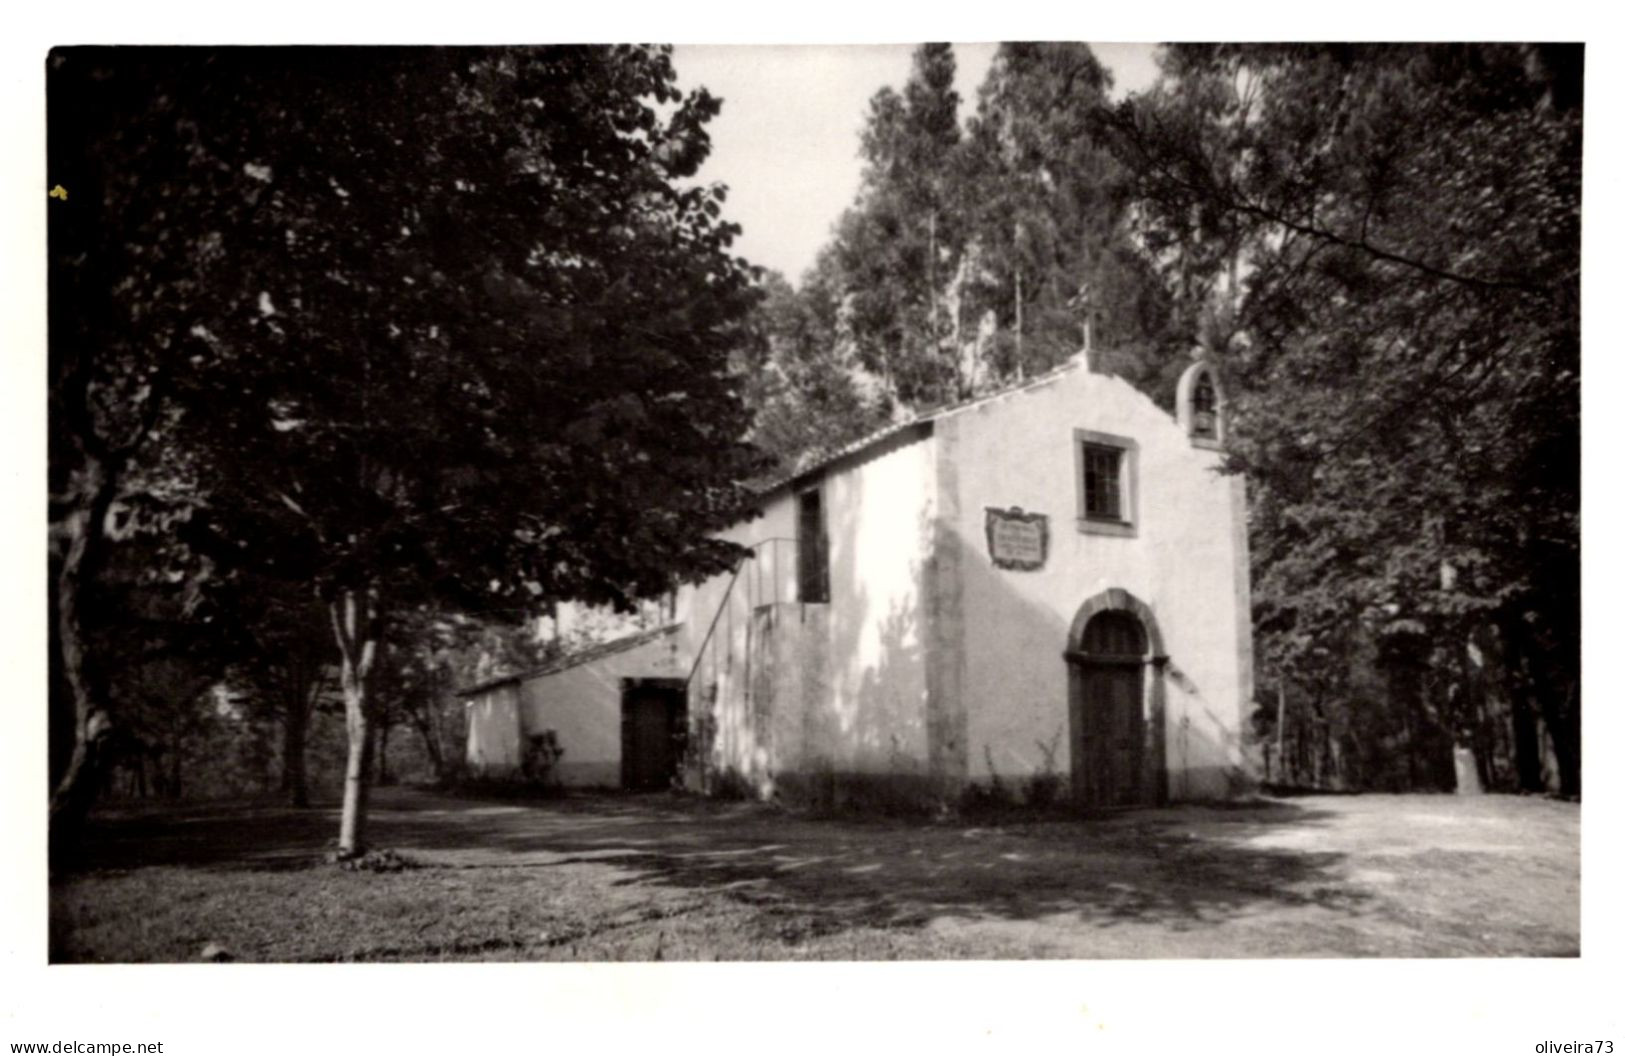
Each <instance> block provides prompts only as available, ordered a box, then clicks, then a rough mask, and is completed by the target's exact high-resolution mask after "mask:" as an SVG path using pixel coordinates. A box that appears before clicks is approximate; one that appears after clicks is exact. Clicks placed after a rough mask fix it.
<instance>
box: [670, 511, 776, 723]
mask: <svg viewBox="0 0 1625 1056" xmlns="http://www.w3.org/2000/svg"><path fill="white" fill-rule="evenodd" d="M795 541H796V540H795V539H792V538H787V537H783V536H773V537H770V538H767V539H761V540H758V541H757V542H754V543H752V544H750V547H749V549H750V553H748V554H746V555H745V556H744V557H741V558H740V559H739V564H737V565H735V566H734V573H733V578H731V579H729V580H728V589H726V590H724V591H723V592H722V600H721V601H719V602H718V603H717V611H716V612H715V613H714V614H712V616H711V626H710V627H708V628H706V631H705V637H704V638H703V639H701V641H700V647H699V648H698V649H696V650H695V651H694V664H693V666H692V667H690V668H689V669H688V677H687V678H685V679H683V690H684V692H687V691H688V687H689V686H690V685H691V684H692V683H693V682H694V676H695V675H696V674H698V673H699V670H700V663H701V661H703V660H704V659H705V650H706V648H707V647H708V646H710V644H711V638H712V636H713V635H715V634H716V633H717V624H719V623H721V622H722V614H723V613H724V612H725V611H727V608H728V599H729V598H731V597H733V592H734V584H736V583H738V582H739V573H741V572H743V571H744V570H745V562H746V561H751V560H754V559H755V557H756V551H757V550H758V549H759V548H760V547H763V546H765V545H767V544H768V543H775V544H777V543H781V542H782V543H793V542H795ZM777 553H778V551H777V550H776V549H775V550H774V554H775V555H777ZM777 565H778V562H777V561H775V562H774V577H775V578H774V583H773V596H774V597H775V598H777V597H778V580H777V575H778V568H777Z"/></svg>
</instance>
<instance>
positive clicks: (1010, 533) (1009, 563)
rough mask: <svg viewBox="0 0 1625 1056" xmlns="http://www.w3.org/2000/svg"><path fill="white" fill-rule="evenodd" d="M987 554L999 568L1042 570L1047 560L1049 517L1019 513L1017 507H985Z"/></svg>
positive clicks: (1020, 510)
mask: <svg viewBox="0 0 1625 1056" xmlns="http://www.w3.org/2000/svg"><path fill="white" fill-rule="evenodd" d="M987 552H988V555H989V556H991V557H992V558H993V563H994V564H995V565H997V566H998V567H999V568H1012V569H1017V570H1019V571H1023V572H1032V571H1034V570H1036V569H1040V568H1043V567H1044V561H1045V560H1046V559H1047V558H1048V557H1049V517H1048V516H1047V515H1045V514H1042V513H1023V512H1022V509H1021V507H1020V506H1012V507H1010V508H1009V509H1008V510H997V509H994V508H993V507H991V506H989V507H987Z"/></svg>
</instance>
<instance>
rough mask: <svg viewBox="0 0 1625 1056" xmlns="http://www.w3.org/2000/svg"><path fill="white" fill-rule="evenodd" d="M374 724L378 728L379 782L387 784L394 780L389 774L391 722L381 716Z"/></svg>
mask: <svg viewBox="0 0 1625 1056" xmlns="http://www.w3.org/2000/svg"><path fill="white" fill-rule="evenodd" d="M374 725H375V726H376V727H377V729H378V784H379V785H380V786H382V785H387V784H389V783H390V781H391V780H392V779H391V777H390V774H389V727H390V723H389V722H387V721H385V719H384V718H383V717H380V718H379V719H378V720H377V721H376V722H375V723H374Z"/></svg>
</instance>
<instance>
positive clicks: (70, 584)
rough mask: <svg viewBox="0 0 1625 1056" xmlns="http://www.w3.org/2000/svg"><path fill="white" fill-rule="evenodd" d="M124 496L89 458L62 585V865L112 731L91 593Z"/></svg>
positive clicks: (55, 824) (56, 795)
mask: <svg viewBox="0 0 1625 1056" xmlns="http://www.w3.org/2000/svg"><path fill="white" fill-rule="evenodd" d="M117 493H118V484H117V481H116V479H115V477H114V475H113V473H112V472H111V471H110V470H109V469H108V468H107V467H106V466H105V465H104V464H103V463H102V461H101V460H99V459H96V458H87V459H86V464H85V467H84V470H83V472H82V476H81V481H80V495H82V496H83V504H82V505H81V506H80V507H79V509H77V510H75V511H74V513H73V514H72V515H71V516H70V517H69V519H68V522H67V525H66V532H67V536H68V546H67V552H66V553H65V554H64V555H63V559H62V567H61V569H60V571H59V572H58V574H57V581H56V621H57V643H58V648H59V649H60V651H61V664H62V673H63V675H64V677H65V680H66V683H67V687H68V689H69V691H70V693H71V694H72V696H73V713H74V737H73V754H72V755H71V756H69V758H68V765H67V768H66V770H65V771H64V772H63V774H62V777H61V779H60V780H59V781H58V782H57V784H56V788H55V789H54V790H53V791H52V793H51V806H50V851H51V857H52V859H53V860H59V859H60V857H61V856H62V854H63V853H64V852H66V851H68V850H69V849H70V848H71V847H72V846H73V845H74V844H75V843H76V842H77V840H78V837H79V833H80V831H81V829H82V828H83V825H84V820H85V815H86V814H87V813H88V812H89V810H90V805H91V803H92V802H94V801H95V798H96V789H97V786H98V784H99V783H100V770H101V762H102V760H101V759H100V751H99V747H100V742H101V740H102V738H103V737H105V735H106V734H107V733H108V731H109V730H110V729H111V727H112V722H111V716H109V715H108V713H107V711H106V708H105V696H104V694H103V693H102V687H101V684H100V677H99V674H100V673H99V670H98V669H97V667H96V665H95V658H94V657H93V656H91V655H90V653H89V650H88V648H87V643H86V641H85V638H86V634H85V626H84V612H83V609H82V606H83V604H84V601H85V593H86V591H87V590H88V589H89V587H90V585H91V584H92V583H93V582H94V581H95V575H96V570H97V568H98V567H99V565H100V563H101V560H102V558H103V556H104V551H105V549H106V545H107V512H108V510H109V509H110V508H111V507H112V505H113V499H114V496H115V495H117Z"/></svg>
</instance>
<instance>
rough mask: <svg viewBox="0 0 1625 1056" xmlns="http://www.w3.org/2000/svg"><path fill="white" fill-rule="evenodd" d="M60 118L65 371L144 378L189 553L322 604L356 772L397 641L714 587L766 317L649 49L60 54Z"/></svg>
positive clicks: (751, 462) (681, 108)
mask: <svg viewBox="0 0 1625 1056" xmlns="http://www.w3.org/2000/svg"><path fill="white" fill-rule="evenodd" d="M50 91H51V99H52V104H53V110H52V114H53V123H52V136H53V144H61V145H62V149H61V150H58V151H55V152H54V153H53V157H52V161H53V171H52V176H51V178H52V180H53V181H54V182H60V183H62V184H64V186H67V187H69V188H70V189H71V193H70V198H69V201H68V202H67V203H66V209H67V210H68V212H66V213H64V214H63V216H62V217H61V218H60V219H57V218H55V217H54V218H53V220H54V222H55V223H56V226H55V227H53V261H54V263H55V264H56V265H57V271H56V272H54V273H53V288H52V292H53V306H56V305H58V304H59V303H60V304H61V305H62V306H63V311H64V313H66V311H67V309H66V305H67V304H69V303H70V302H69V301H68V298H69V297H72V298H74V299H75V300H74V301H73V302H71V303H74V304H75V307H77V308H80V309H81V310H82V311H83V319H82V320H81V325H79V326H77V327H74V328H68V329H66V330H65V331H64V334H65V336H64V337H63V338H62V341H63V342H64V343H67V342H69V341H70V340H71V342H72V343H71V346H70V347H71V348H72V349H73V350H75V352H76V354H78V355H79V358H80V359H82V360H84V361H86V362H89V363H90V364H92V365H94V366H96V367H98V368H100V367H103V366H104V357H106V356H108V355H110V354H112V353H113V352H117V351H119V350H121V349H122V348H123V347H124V345H125V344H139V345H140V346H141V347H142V349H143V352H144V354H145V355H146V356H147V359H146V360H141V361H139V362H138V365H139V364H140V363H145V362H147V361H149V360H150V361H152V362H156V363H158V364H159V365H160V366H161V367H162V369H163V375H164V378H165V379H166V381H167V382H168V386H167V388H166V389H165V390H164V391H165V392H167V393H168V394H170V395H171V396H172V397H173V399H174V401H175V402H174V404H173V405H171V404H165V405H164V406H166V407H167V406H176V407H178V408H179V409H180V410H179V412H177V413H175V414H172V415H170V416H169V417H166V418H163V419H162V423H161V424H162V425H163V426H164V428H163V429H162V430H161V431H158V433H157V439H158V441H160V442H161V444H162V445H163V446H164V448H165V449H166V450H177V451H180V452H184V453H185V456H186V458H187V459H188V462H187V464H188V465H189V466H195V467H196V475H197V477H198V479H199V480H200V481H201V487H202V491H203V493H204V494H205V495H206V506H205V507H204V509H203V510H202V511H201V513H200V516H199V517H198V518H197V521H198V527H197V529H196V531H195V532H194V535H193V542H194V543H195V544H196V545H198V546H199V547H202V548H204V549H205V550H206V551H207V552H208V553H209V554H210V556H211V557H212V559H213V560H215V561H216V562H218V563H220V564H221V565H222V566H224V567H230V568H233V569H239V568H246V569H251V570H252V571H253V572H254V573H255V574H256V575H262V576H267V577H271V578H276V579H281V580H285V581H288V582H293V583H298V584H302V585H305V586H306V587H307V588H309V589H312V590H313V592H314V593H315V595H316V596H317V597H319V598H320V600H321V601H322V603H323V604H324V605H325V606H326V608H327V617H328V622H329V624H330V625H331V627H332V629H333V630H334V632H335V638H336V645H337V647H338V648H337V650H336V652H337V654H338V660H339V665H340V683H341V687H342V689H343V691H344V694H345V699H346V706H347V713H348V715H349V720H348V721H349V728H350V736H351V740H352V756H353V759H352V763H353V764H354V765H353V767H352V769H364V763H365V749H364V748H363V747H361V746H362V745H363V744H364V743H365V742H366V741H367V736H366V724H367V720H368V717H369V708H370V704H369V703H368V701H369V690H370V682H371V679H372V677H373V669H374V665H375V663H376V661H377V654H378V650H379V648H380V643H381V641H382V638H383V635H384V634H385V633H386V628H387V627H388V625H389V623H390V622H391V618H392V617H393V616H394V615H395V614H396V613H399V612H401V611H404V610H406V609H410V608H411V607H414V606H419V605H434V606H451V607H461V608H472V609H477V610H484V609H489V608H496V607H508V608H525V607H528V606H533V605H539V604H540V603H541V602H542V601H544V600H546V599H548V598H558V597H577V598H583V599H586V600H591V601H595V602H606V603H612V604H627V603H629V602H630V601H631V600H632V599H635V598H636V597H638V596H640V595H645V594H655V593H658V592H660V591H662V590H665V589H666V588H667V587H669V586H670V584H671V582H672V580H673V578H674V577H676V576H701V575H705V574H708V573H710V572H714V571H716V570H717V569H719V568H722V567H724V566H725V565H726V564H727V562H728V561H730V560H731V559H733V557H734V550H733V547H732V546H731V545H730V544H727V543H724V542H720V541H717V540H714V539H713V538H711V533H712V532H713V531H715V530H716V529H718V528H720V527H721V526H723V525H725V524H727V523H729V522H731V521H733V520H735V519H737V518H738V517H739V516H741V515H742V514H744V513H745V512H746V511H748V510H749V509H750V503H751V496H750V494H749V493H748V492H747V491H746V490H745V489H744V488H743V487H742V484H741V482H742V481H743V480H744V478H746V477H747V476H749V475H750V474H751V473H752V472H754V471H755V469H756V468H757V466H758V461H757V458H756V456H755V454H754V453H753V451H752V450H751V449H750V448H749V447H747V446H746V445H744V444H743V443H742V442H741V440H740V438H741V436H742V435H743V433H744V432H745V430H746V428H747V426H748V423H749V418H748V414H747V412H746V410H745V408H744V406H743V404H742V402H741V401H740V398H739V393H738V387H739V382H738V379H737V378H736V377H735V375H734V374H733V373H732V371H731V370H730V348H731V346H732V345H733V344H734V343H735V342H737V341H738V340H739V336H738V334H739V330H738V323H739V322H740V320H741V319H742V318H743V316H744V314H745V313H746V312H747V310H748V309H749V307H750V305H751V304H752V303H753V300H754V299H755V296H756V295H755V293H754V291H753V290H752V289H751V287H750V284H749V281H748V274H747V272H746V269H745V267H744V265H743V263H742V262H741V261H739V260H737V259H736V258H733V257H731V256H730V255H729V254H728V252H727V247H728V244H729V242H730V240H731V239H732V237H733V235H734V233H735V231H736V229H735V228H734V227H733V226H732V225H730V224H727V223H725V222H723V221H722V220H721V219H720V202H721V200H722V197H723V191H722V189H721V188H707V187H685V186H683V185H682V181H684V180H686V179H687V178H688V177H689V176H692V174H693V173H694V172H695V170H696V169H697V167H698V165H699V163H700V161H701V160H702V159H703V157H704V156H705V153H706V151H707V150H708V140H707V137H706V135H705V131H704V125H705V123H706V121H708V120H709V119H710V118H711V117H712V116H714V114H715V113H716V109H717V105H718V104H717V103H716V101H715V100H714V99H712V98H711V97H710V96H708V95H706V94H705V93H704V92H703V90H702V91H698V92H695V93H692V94H690V95H688V96H683V95H682V94H681V93H679V92H678V90H677V89H676V88H675V86H674V74H673V71H672V68H671V64H670V58H669V53H668V51H667V50H666V49H660V48H642V47H614V48H590V47H558V48H539V49H497V50H493V49H469V48H443V49H433V50H403V49H371V48H369V49H350V50H348V51H347V52H345V54H344V58H343V61H336V59H335V53H334V52H331V51H324V50H315V49H243V50H232V49H191V50H186V51H163V50H151V49H117V50H101V49H68V50H63V51H58V52H56V53H54V55H53V59H52V72H51V84H50ZM59 212H62V211H61V210H59ZM59 231H60V232H61V233H62V237H60V238H58V232H59ZM110 231H111V232H118V233H119V236H120V237H119V240H117V242H116V243H114V244H109V240H107V239H106V237H105V236H99V237H100V238H101V241H97V238H96V237H93V236H92V235H85V236H84V237H83V238H82V239H81V238H80V237H79V236H80V235H81V233H83V232H110ZM79 298H82V301H81V300H79ZM56 343H57V332H56V330H55V328H53V348H55V347H56ZM149 346H150V347H149ZM62 358H63V361H64V363H73V362H78V360H75V359H72V357H68V356H64V357H62ZM132 372H133V373H132ZM125 373H126V374H131V376H133V377H137V378H139V377H141V376H144V375H140V373H139V371H136V370H135V368H133V367H132V368H131V369H130V370H128V371H126V372H125ZM62 374H63V378H64V380H62V381H61V382H56V381H55V379H54V380H53V393H55V392H57V391H59V390H60V391H61V392H63V393H65V394H71V392H72V391H73V390H74V384H76V382H75V381H74V378H75V376H74V375H73V374H72V372H71V371H70V370H67V369H64V370H63V371H62ZM80 387H81V388H83V385H81V386H80ZM124 387H125V389H129V390H131V391H137V390H139V385H137V383H136V382H135V381H131V382H128V383H127V384H126V385H125V386H124ZM61 402H62V405H63V406H64V407H65V408H67V409H65V410H62V411H60V412H59V411H58V410H57V405H56V404H53V421H56V420H58V419H60V420H61V422H62V423H63V424H64V426H66V425H68V424H69V423H71V422H72V421H73V411H72V408H71V407H68V401H67V400H66V399H64V400H63V401H61ZM114 402H115V403H117V404H118V405H120V406H123V405H129V406H136V407H140V406H145V404H143V403H142V402H141V401H139V400H135V399H130V398H120V399H119V400H116V401H114ZM53 435H55V432H53ZM64 435H68V434H67V433H66V432H65V433H64ZM72 435H78V434H72ZM142 435H143V436H145V435H146V434H145V433H143V434H142ZM66 457H67V456H66V455H64V460H66ZM62 475H63V476H66V475H68V474H66V473H64V474H62ZM81 519H83V517H82V516H81ZM360 813H362V811H360V810H359V809H347V811H346V818H347V819H349V818H351V817H352V816H355V815H358V814H360ZM347 826H348V820H347ZM347 831H348V829H347Z"/></svg>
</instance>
